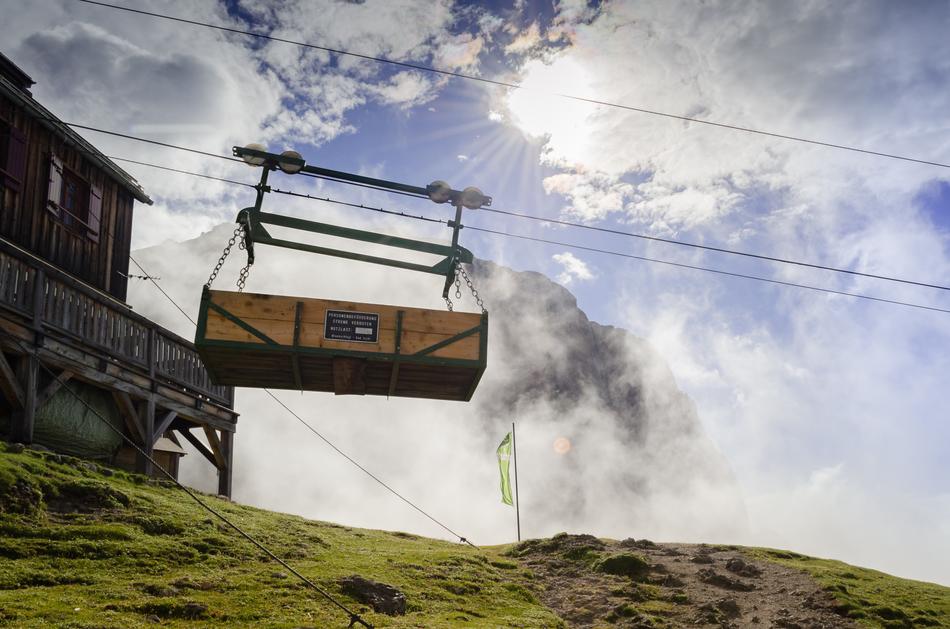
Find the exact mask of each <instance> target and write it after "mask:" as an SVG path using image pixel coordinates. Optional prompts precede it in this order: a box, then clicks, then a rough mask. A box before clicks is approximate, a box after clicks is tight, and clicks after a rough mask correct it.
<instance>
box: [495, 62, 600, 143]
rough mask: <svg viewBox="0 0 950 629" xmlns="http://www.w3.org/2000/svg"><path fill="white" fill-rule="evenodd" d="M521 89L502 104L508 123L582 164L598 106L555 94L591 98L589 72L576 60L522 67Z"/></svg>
mask: <svg viewBox="0 0 950 629" xmlns="http://www.w3.org/2000/svg"><path fill="white" fill-rule="evenodd" d="M522 74H523V76H524V78H523V80H522V81H521V86H522V87H521V89H513V90H510V91H509V93H508V96H507V99H506V102H505V105H506V106H507V108H508V112H509V113H510V115H511V121H512V122H513V123H514V125H515V126H516V127H517V128H518V129H520V130H521V131H522V133H524V134H525V135H527V136H530V137H531V138H534V139H538V138H546V143H547V145H548V146H547V148H548V149H551V150H553V151H554V152H555V154H556V155H558V156H562V157H564V158H566V159H569V160H570V161H582V158H583V157H584V155H585V153H586V152H587V151H589V150H590V147H591V146H592V144H593V141H594V138H593V137H592V136H593V134H594V116H595V115H596V113H597V110H598V106H597V105H594V104H592V103H587V102H583V101H578V100H575V99H570V98H564V97H562V96H558V94H572V95H579V96H583V97H585V98H586V97H592V96H593V94H594V92H593V89H592V87H591V78H592V75H591V72H590V71H589V69H587V68H585V67H584V66H583V65H582V64H581V63H580V62H579V61H578V60H577V59H575V58H573V57H568V56H561V57H558V58H557V59H555V60H554V61H552V62H551V63H549V64H546V63H543V62H541V61H540V60H533V61H529V62H528V63H527V64H525V66H524V68H523V70H522Z"/></svg>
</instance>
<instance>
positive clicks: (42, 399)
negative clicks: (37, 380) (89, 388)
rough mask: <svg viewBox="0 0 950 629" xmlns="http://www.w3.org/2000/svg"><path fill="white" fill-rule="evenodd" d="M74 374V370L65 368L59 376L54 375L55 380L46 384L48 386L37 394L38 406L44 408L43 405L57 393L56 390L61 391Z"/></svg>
mask: <svg viewBox="0 0 950 629" xmlns="http://www.w3.org/2000/svg"><path fill="white" fill-rule="evenodd" d="M73 375H74V374H73V372H71V371H69V370H68V369H64V370H62V371H61V372H60V373H59V375H58V376H54V377H53V381H52V382H50V383H49V384H48V385H46V388H44V389H43V390H42V391H41V392H40V393H39V394H38V395H37V396H36V408H43V405H44V404H46V403H47V402H49V401H50V398H52V397H53V396H54V395H56V392H57V391H59V390H60V389H61V388H62V387H63V385H64V384H66V382H67V381H68V380H69V379H70V378H72V377H73Z"/></svg>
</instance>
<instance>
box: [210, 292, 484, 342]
mask: <svg viewBox="0 0 950 629" xmlns="http://www.w3.org/2000/svg"><path fill="white" fill-rule="evenodd" d="M211 300H212V301H213V302H214V303H216V304H218V305H220V306H221V307H223V308H224V309H225V310H227V311H228V312H230V313H232V314H234V315H235V316H237V317H240V318H241V319H246V318H260V319H265V320H272V321H290V322H293V320H294V316H295V314H296V307H297V306H296V304H297V302H298V301H299V302H302V303H303V309H302V312H301V322H302V323H305V324H318V325H321V326H322V325H323V323H324V319H325V317H326V311H327V310H328V309H330V310H348V311H351V312H371V313H377V314H379V327H380V329H387V330H393V329H395V327H396V316H397V314H396V313H397V312H398V311H399V310H402V311H403V312H404V313H405V314H404V315H403V324H402V325H403V329H404V330H411V331H413V332H423V333H436V334H449V335H451V334H457V333H458V332H460V331H462V330H467V329H468V328H472V327H475V326H477V325H478V324H479V322H480V321H481V315H480V314H477V313H471V312H448V311H444V310H431V309H427V308H408V307H405V306H391V305H386V304H370V303H361V302H352V301H338V300H332V299H313V298H302V297H286V296H282V295H262V294H255V293H236V292H231V291H215V290H213V291H211Z"/></svg>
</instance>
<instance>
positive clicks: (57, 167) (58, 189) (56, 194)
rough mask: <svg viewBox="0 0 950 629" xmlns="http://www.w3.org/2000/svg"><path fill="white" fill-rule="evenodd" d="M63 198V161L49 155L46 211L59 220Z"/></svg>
mask: <svg viewBox="0 0 950 629" xmlns="http://www.w3.org/2000/svg"><path fill="white" fill-rule="evenodd" d="M62 198H63V160H61V159H60V158H58V157H56V156H55V155H50V158H49V193H48V194H47V195H46V209H47V210H49V211H50V212H52V213H53V216H55V217H56V218H59V214H60V211H59V204H60V202H61V201H62Z"/></svg>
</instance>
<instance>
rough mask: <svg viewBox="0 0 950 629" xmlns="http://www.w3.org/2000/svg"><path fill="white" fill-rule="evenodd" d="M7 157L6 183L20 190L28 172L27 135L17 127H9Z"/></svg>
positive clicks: (8, 186) (9, 186) (11, 187)
mask: <svg viewBox="0 0 950 629" xmlns="http://www.w3.org/2000/svg"><path fill="white" fill-rule="evenodd" d="M6 157H7V161H6V166H5V167H4V170H5V171H6V172H5V174H4V185H6V187H7V188H10V189H11V190H15V191H17V192H19V191H20V189H21V188H22V187H23V178H24V175H25V174H26V135H24V134H23V132H22V131H20V130H19V129H17V128H16V127H10V128H9V136H8V137H7V156H6Z"/></svg>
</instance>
